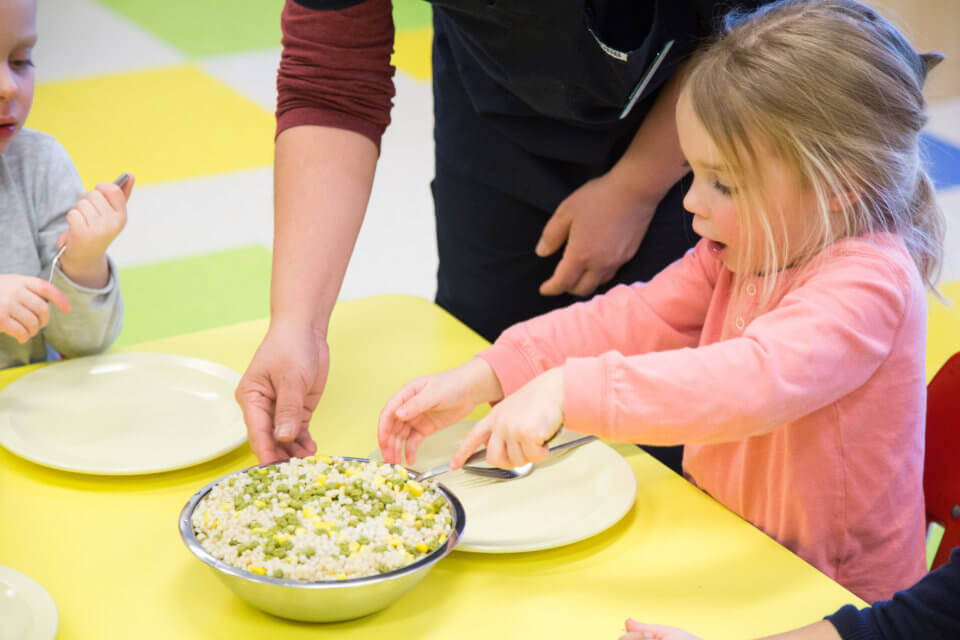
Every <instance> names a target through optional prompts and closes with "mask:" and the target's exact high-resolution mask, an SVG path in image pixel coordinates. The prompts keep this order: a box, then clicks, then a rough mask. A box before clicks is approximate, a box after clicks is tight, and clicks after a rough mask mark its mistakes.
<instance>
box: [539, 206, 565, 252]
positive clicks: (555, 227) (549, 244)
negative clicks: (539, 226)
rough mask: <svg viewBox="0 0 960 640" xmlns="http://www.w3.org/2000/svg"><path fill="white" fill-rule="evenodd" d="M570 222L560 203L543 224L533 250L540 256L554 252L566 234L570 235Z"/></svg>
mask: <svg viewBox="0 0 960 640" xmlns="http://www.w3.org/2000/svg"><path fill="white" fill-rule="evenodd" d="M571 222H572V220H571V219H570V217H569V216H568V215H566V213H565V211H564V209H563V203H560V206H559V207H558V208H557V210H556V211H555V212H554V214H553V215H552V216H550V219H549V220H547V224H545V225H544V227H543V231H542V232H541V233H540V239H539V240H538V241H537V246H536V248H535V249H534V252H535V253H536V254H537V255H538V256H540V257H541V258H545V257H546V256H549V255H550V254H552V253H554V252H556V250H557V249H559V248H560V247H562V246H563V243H564V242H566V241H567V236H569V235H570V224H571Z"/></svg>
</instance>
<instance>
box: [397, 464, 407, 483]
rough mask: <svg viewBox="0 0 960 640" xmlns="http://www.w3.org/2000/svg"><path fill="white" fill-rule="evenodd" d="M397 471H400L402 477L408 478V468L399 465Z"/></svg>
mask: <svg viewBox="0 0 960 640" xmlns="http://www.w3.org/2000/svg"><path fill="white" fill-rule="evenodd" d="M397 473H399V474H400V477H402V478H403V479H404V480H406V479H407V470H406V469H404V468H403V467H397Z"/></svg>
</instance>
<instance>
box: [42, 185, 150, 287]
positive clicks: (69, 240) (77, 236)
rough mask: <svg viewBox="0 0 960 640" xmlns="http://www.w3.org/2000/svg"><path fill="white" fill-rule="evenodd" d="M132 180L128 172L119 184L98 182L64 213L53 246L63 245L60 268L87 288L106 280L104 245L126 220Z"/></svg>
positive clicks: (114, 236)
mask: <svg viewBox="0 0 960 640" xmlns="http://www.w3.org/2000/svg"><path fill="white" fill-rule="evenodd" d="M133 182H134V179H133V176H132V175H131V176H130V179H129V180H127V182H126V184H124V185H123V187H118V186H117V185H116V184H114V183H112V182H101V183H100V184H98V185H97V188H96V189H94V190H93V191H89V192H87V193H85V194H84V195H83V197H81V198H80V200H79V201H77V204H75V205H74V207H73V209H71V210H70V211H69V212H68V213H67V230H66V231H65V232H64V233H63V234H62V235H61V236H60V238H59V239H58V240H57V248H58V249H59V248H60V247H62V246H63V245H64V244H66V245H67V249H66V251H64V252H63V256H62V257H61V258H60V269H61V270H62V271H63V272H64V273H65V274H66V275H67V276H68V277H69V278H70V279H71V280H73V281H74V282H76V283H78V284H81V285H83V286H87V287H90V288H100V287H103V286H105V285H106V284H107V280H108V278H109V275H110V274H109V272H108V267H107V257H106V253H107V247H109V246H110V243H111V242H113V240H114V238H116V237H117V234H119V233H120V231H121V230H123V227H124V226H126V224H127V200H128V199H129V198H130V192H131V191H132V190H133Z"/></svg>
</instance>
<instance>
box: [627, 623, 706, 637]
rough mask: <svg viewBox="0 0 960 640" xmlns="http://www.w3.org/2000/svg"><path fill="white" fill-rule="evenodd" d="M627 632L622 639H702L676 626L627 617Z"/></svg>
mask: <svg viewBox="0 0 960 640" xmlns="http://www.w3.org/2000/svg"><path fill="white" fill-rule="evenodd" d="M626 629H627V632H626V633H625V634H623V635H622V636H620V640H700V638H698V637H697V636H695V635H693V634H692V633H687V632H686V631H684V630H683V629H677V628H676V627H664V626H662V625H659V624H644V623H642V622H637V621H636V620H633V619H630V618H628V619H627V623H626Z"/></svg>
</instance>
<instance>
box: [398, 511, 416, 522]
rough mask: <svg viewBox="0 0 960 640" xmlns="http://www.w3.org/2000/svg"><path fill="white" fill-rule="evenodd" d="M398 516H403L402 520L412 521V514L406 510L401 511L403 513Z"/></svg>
mask: <svg viewBox="0 0 960 640" xmlns="http://www.w3.org/2000/svg"><path fill="white" fill-rule="evenodd" d="M400 517H401V518H403V521H404V522H413V514H412V513H408V512H406V511H404V512H403V515H402V516H400Z"/></svg>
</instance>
